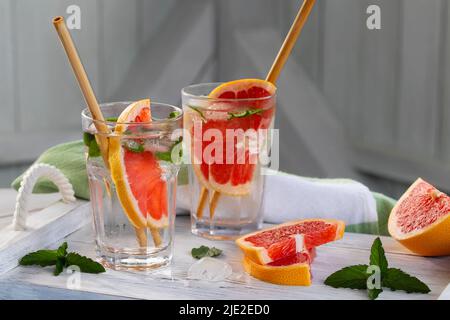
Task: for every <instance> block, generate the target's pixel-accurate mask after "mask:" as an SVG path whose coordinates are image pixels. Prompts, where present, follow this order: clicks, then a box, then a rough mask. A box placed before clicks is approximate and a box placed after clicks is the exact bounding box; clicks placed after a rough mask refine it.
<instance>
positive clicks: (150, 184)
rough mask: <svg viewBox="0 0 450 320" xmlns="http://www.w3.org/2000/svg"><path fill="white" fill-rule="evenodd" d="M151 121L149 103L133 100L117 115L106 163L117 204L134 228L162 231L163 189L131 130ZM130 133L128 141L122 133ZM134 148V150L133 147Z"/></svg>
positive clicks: (147, 153) (159, 172) (150, 157)
mask: <svg viewBox="0 0 450 320" xmlns="http://www.w3.org/2000/svg"><path fill="white" fill-rule="evenodd" d="M151 121H152V117H151V109H150V100H149V99H146V100H141V101H137V102H135V103H133V104H131V105H130V106H128V107H127V108H126V109H125V110H124V111H123V112H122V113H121V115H120V116H119V118H118V120H117V125H116V127H115V130H114V133H115V134H116V136H114V137H110V143H109V163H110V167H111V177H112V180H113V181H114V184H115V187H116V191H117V195H118V198H119V201H120V203H121V205H122V207H123V210H124V211H125V213H126V215H127V216H128V219H129V220H130V222H131V223H132V224H133V225H134V226H135V227H136V228H145V227H150V228H163V227H165V226H167V224H168V208H167V186H166V182H165V181H164V180H163V179H162V178H161V176H162V169H161V167H160V166H159V163H158V160H157V158H156V157H155V155H154V154H153V153H152V152H151V151H148V150H145V149H144V148H143V147H142V145H141V144H139V141H136V140H139V139H133V138H132V137H133V131H135V130H139V128H140V127H141V126H142V125H138V123H149V122H151ZM126 131H128V132H131V135H130V137H131V139H128V138H126V136H125V135H124V134H125V132H126ZM130 146H131V147H130ZM136 146H138V147H136Z"/></svg>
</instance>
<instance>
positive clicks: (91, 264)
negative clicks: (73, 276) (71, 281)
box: [19, 242, 106, 276]
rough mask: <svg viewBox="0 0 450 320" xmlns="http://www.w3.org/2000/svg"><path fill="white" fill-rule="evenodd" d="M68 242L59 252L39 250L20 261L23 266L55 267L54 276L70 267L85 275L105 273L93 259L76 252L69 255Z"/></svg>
mask: <svg viewBox="0 0 450 320" xmlns="http://www.w3.org/2000/svg"><path fill="white" fill-rule="evenodd" d="M67 247H68V246H67V242H64V243H63V244H62V245H61V246H60V247H59V248H58V249H57V250H39V251H36V252H31V253H29V254H27V255H25V256H24V257H22V258H21V259H20V260H19V265H21V266H32V265H36V266H40V267H48V266H55V270H54V272H53V274H54V275H55V276H58V275H60V274H61V273H62V272H63V271H64V268H67V267H70V266H74V265H75V266H78V267H79V268H80V271H81V272H85V273H101V272H105V271H106V270H105V268H104V267H103V266H102V265H101V264H100V263H98V262H95V261H94V260H92V259H89V258H87V257H83V256H81V255H79V254H78V253H75V252H70V253H67Z"/></svg>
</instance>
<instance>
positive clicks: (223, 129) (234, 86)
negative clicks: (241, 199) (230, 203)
mask: <svg viewBox="0 0 450 320" xmlns="http://www.w3.org/2000/svg"><path fill="white" fill-rule="evenodd" d="M275 93H276V87H275V86H274V85H273V84H271V83H269V82H267V81H264V80H259V79H242V80H236V81H232V82H228V83H224V84H222V85H220V86H218V87H217V88H216V89H214V90H213V91H212V92H211V93H210V95H209V98H212V99H219V100H220V99H223V100H221V101H220V102H218V103H216V104H211V105H209V106H208V107H207V108H205V109H202V110H201V112H202V116H203V120H204V121H203V123H202V136H201V137H200V140H201V142H199V143H200V145H201V146H202V148H201V154H199V155H197V156H196V157H197V158H200V157H201V158H202V159H198V160H197V161H192V163H193V169H194V172H195V174H196V176H197V178H198V179H199V181H200V183H201V184H203V186H204V187H205V188H207V189H209V190H214V191H216V192H220V193H223V194H226V195H230V196H243V195H247V194H248V193H250V187H251V182H252V178H253V172H254V170H255V166H256V165H255V163H256V161H255V158H254V157H255V155H254V154H250V152H249V150H248V147H247V146H245V143H244V144H242V143H241V144H239V143H238V140H237V138H233V139H235V140H234V141H233V142H231V143H230V142H228V144H230V145H233V146H234V157H235V158H234V159H233V161H232V163H230V162H229V161H228V162H227V161H226V160H225V159H227V154H226V150H227V145H228V144H227V139H229V138H227V134H226V133H227V130H229V129H231V130H240V129H241V130H243V131H244V132H246V131H247V130H249V129H253V130H255V131H258V130H260V129H268V128H269V127H270V124H271V123H272V120H273V115H274V112H275V105H274V102H273V101H271V99H264V98H268V97H271V96H273V95H275ZM246 99H249V100H246ZM271 103H272V105H271ZM197 111H198V110H197ZM209 129H213V130H218V131H220V133H221V136H222V137H223V138H221V141H220V143H222V145H223V147H222V152H223V154H222V157H220V159H222V161H215V160H214V159H209V160H208V159H205V154H206V153H205V152H204V151H205V149H207V148H208V146H209V145H210V144H211V143H213V142H212V141H210V139H209V138H204V135H205V134H207V132H208V131H209ZM193 130H194V129H193V128H192V130H191V136H192V137H194V138H193V139H192V141H193V142H194V141H195V139H198V138H196V137H195V136H194V132H193ZM209 132H211V131H209ZM214 142H215V141H214ZM239 148H240V149H239ZM242 148H244V149H242ZM238 149H239V150H238ZM238 154H243V156H242V157H240V159H238V158H237V155H238ZM212 156H213V157H214V158H215V159H217V155H216V154H213V155H212ZM256 156H257V155H256ZM199 160H200V161H199ZM198 163H201V164H198Z"/></svg>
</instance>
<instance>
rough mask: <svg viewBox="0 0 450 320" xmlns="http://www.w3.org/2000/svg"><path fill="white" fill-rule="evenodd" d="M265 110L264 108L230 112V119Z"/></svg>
mask: <svg viewBox="0 0 450 320" xmlns="http://www.w3.org/2000/svg"><path fill="white" fill-rule="evenodd" d="M263 111H264V110H263V109H250V110H245V111H240V112H228V115H229V118H228V120H232V119H238V118H245V117H249V116H252V115H254V114H260V113H261V112H263Z"/></svg>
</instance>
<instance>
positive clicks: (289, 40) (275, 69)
mask: <svg viewBox="0 0 450 320" xmlns="http://www.w3.org/2000/svg"><path fill="white" fill-rule="evenodd" d="M315 3H316V0H305V1H303V5H302V6H301V7H300V10H299V12H298V14H297V17H296V18H295V20H294V23H293V24H292V27H291V29H290V30H289V33H288V34H287V36H286V39H285V40H284V43H283V45H282V46H281V49H280V51H279V52H278V55H277V57H276V58H275V61H274V62H273V65H272V68H271V69H270V71H269V74H268V75H267V77H266V81H268V82H271V83H273V84H276V82H277V80H278V77H279V75H280V73H281V70H283V67H284V65H285V64H286V61H287V60H288V59H289V56H290V54H291V52H292V49H294V47H295V44H296V42H297V39H298V37H299V36H300V34H301V32H302V30H303V27H304V26H305V23H306V21H307V20H308V17H309V15H310V13H311V11H312V9H313V7H314V4H315Z"/></svg>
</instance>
